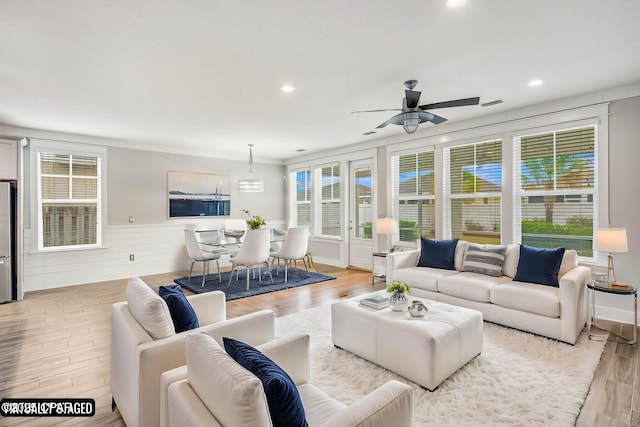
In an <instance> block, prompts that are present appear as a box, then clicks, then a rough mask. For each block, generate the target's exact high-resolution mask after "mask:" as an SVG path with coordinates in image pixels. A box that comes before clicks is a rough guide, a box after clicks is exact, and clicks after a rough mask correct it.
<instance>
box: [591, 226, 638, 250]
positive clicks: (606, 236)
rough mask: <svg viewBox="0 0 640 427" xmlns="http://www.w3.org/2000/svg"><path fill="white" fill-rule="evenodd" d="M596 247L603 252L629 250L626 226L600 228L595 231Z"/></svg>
mask: <svg viewBox="0 0 640 427" xmlns="http://www.w3.org/2000/svg"><path fill="white" fill-rule="evenodd" d="M593 238H594V241H595V244H594V246H595V249H596V250H597V251H602V252H628V251H629V247H628V246H627V229H626V228H598V229H597V230H595V233H594V236H593Z"/></svg>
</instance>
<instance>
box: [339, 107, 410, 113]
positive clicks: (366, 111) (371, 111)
mask: <svg viewBox="0 0 640 427" xmlns="http://www.w3.org/2000/svg"><path fill="white" fill-rule="evenodd" d="M383 111H402V110H401V109H400V108H392V109H389V110H362V111H352V112H351V114H355V113H380V112H383Z"/></svg>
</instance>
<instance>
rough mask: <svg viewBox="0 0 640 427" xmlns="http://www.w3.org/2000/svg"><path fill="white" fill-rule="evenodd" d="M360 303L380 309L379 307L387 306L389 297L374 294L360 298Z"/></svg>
mask: <svg viewBox="0 0 640 427" xmlns="http://www.w3.org/2000/svg"><path fill="white" fill-rule="evenodd" d="M360 304H362V305H365V306H367V307H371V308H375V309H376V310H380V309H381V308H386V307H389V298H387V297H383V296H380V295H374V296H372V297H369V298H362V299H361V300H360Z"/></svg>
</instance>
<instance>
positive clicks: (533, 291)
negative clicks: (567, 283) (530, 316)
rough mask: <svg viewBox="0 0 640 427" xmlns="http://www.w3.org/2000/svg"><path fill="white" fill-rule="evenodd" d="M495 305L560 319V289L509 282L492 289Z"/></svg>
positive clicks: (492, 298) (492, 299) (492, 300)
mask: <svg viewBox="0 0 640 427" xmlns="http://www.w3.org/2000/svg"><path fill="white" fill-rule="evenodd" d="M491 302H492V303H493V304H496V305H499V306H502V307H507V308H512V309H514V310H518V311H524V312H528V313H534V314H539V315H541V316H546V317H553V318H556V317H560V289H559V288H556V287H553V286H538V285H534V284H531V283H521V282H509V283H505V284H501V285H500V286H496V287H494V288H492V289H491Z"/></svg>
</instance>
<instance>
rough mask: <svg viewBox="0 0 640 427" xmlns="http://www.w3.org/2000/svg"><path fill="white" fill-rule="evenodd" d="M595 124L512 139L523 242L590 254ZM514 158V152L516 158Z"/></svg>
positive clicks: (593, 190) (594, 191)
mask: <svg viewBox="0 0 640 427" xmlns="http://www.w3.org/2000/svg"><path fill="white" fill-rule="evenodd" d="M595 135H596V127H595V126H588V127H582V128H578V129H568V130H561V131H555V132H547V133H542V134H536V135H527V136H522V137H520V138H516V141H515V142H516V145H515V149H516V150H515V154H516V156H518V155H519V162H516V165H515V167H516V177H519V181H520V197H519V218H516V221H515V223H516V224H519V225H520V229H519V230H516V232H518V231H519V232H520V234H521V241H522V243H523V244H527V245H532V246H538V247H544V248H551V247H566V248H568V249H576V250H577V251H578V254H579V255H580V256H583V257H592V256H593V224H594V218H596V215H594V213H595V209H596V205H597V204H596V203H594V201H595V200H594V199H595V196H596V194H597V191H596V190H597V184H596V181H595V176H596V174H595V164H596V150H595ZM516 158H518V157H516Z"/></svg>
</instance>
